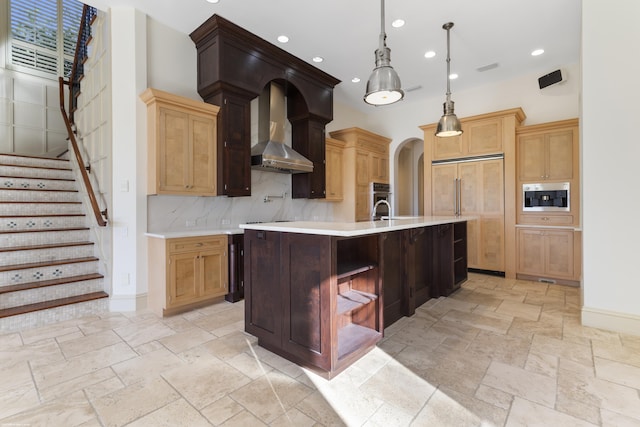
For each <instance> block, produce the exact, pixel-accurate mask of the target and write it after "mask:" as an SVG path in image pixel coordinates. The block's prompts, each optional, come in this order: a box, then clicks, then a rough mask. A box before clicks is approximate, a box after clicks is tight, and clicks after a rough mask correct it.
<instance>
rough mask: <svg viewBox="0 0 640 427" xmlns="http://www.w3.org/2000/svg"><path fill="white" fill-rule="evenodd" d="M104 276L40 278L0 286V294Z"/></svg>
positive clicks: (95, 274) (97, 274)
mask: <svg viewBox="0 0 640 427" xmlns="http://www.w3.org/2000/svg"><path fill="white" fill-rule="evenodd" d="M103 277H104V276H103V275H102V274H99V273H92V274H82V275H79V276H71V277H62V278H60V279H52V280H41V281H39V282H29V283H19V284H17V285H9V286H2V287H0V295H1V294H7V293H9V292H17V291H26V290H29V289H38V288H46V287H48V286H57V285H65V284H67V283H76V282H82V281H85V280H94V279H102V278H103Z"/></svg>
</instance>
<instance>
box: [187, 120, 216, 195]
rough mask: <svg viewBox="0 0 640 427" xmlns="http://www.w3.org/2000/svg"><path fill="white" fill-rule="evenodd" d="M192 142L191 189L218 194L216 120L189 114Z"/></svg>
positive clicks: (199, 192) (190, 156)
mask: <svg viewBox="0 0 640 427" xmlns="http://www.w3.org/2000/svg"><path fill="white" fill-rule="evenodd" d="M189 133H190V144H189V148H190V150H191V152H190V153H189V158H190V160H191V163H190V168H189V191H190V192H193V193H197V194H200V195H211V196H215V195H216V152H215V150H216V140H215V138H216V122H215V120H213V119H208V118H204V117H198V116H189Z"/></svg>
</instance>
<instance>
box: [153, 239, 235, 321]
mask: <svg viewBox="0 0 640 427" xmlns="http://www.w3.org/2000/svg"><path fill="white" fill-rule="evenodd" d="M228 240H229V237H228V236H227V235H224V234H221V235H213V236H202V237H185V238H174V239H159V238H149V305H150V308H151V309H152V310H153V311H154V312H155V313H156V314H158V315H161V316H166V315H170V314H173V313H176V312H178V311H183V310H186V309H189V308H191V307H195V306H198V305H201V304H203V303H207V302H209V301H211V300H214V299H216V298H218V297H223V296H224V295H226V294H227V293H228V275H229V267H228V251H227V247H228Z"/></svg>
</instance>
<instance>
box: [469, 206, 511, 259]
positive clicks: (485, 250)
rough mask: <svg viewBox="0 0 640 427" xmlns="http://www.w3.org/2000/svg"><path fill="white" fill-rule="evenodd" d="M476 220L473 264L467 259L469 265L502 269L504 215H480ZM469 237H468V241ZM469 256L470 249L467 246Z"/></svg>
mask: <svg viewBox="0 0 640 427" xmlns="http://www.w3.org/2000/svg"><path fill="white" fill-rule="evenodd" d="M475 222H477V223H478V225H479V230H477V231H476V232H477V243H476V246H475V247H474V248H473V249H474V251H473V252H476V254H474V255H475V256H476V258H475V264H472V263H471V261H470V260H469V267H471V268H480V269H483V270H490V271H504V217H502V216H486V215H485V216H482V217H481V218H480V219H479V220H478V221H469V223H475ZM470 240H471V239H469V241H470ZM469 254H470V256H471V254H472V250H471V247H469Z"/></svg>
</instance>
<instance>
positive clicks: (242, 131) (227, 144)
mask: <svg viewBox="0 0 640 427" xmlns="http://www.w3.org/2000/svg"><path fill="white" fill-rule="evenodd" d="M220 116H221V119H222V120H221V123H222V125H221V126H219V131H218V144H220V150H219V151H218V152H219V153H220V152H221V153H222V156H221V157H222V171H221V173H219V174H218V176H219V179H221V180H222V184H220V181H219V182H218V185H221V186H222V188H221V189H219V194H224V195H227V196H250V195H251V143H250V141H251V139H250V135H249V132H250V129H251V108H250V102H249V101H248V100H245V99H243V98H241V97H235V96H231V95H225V97H224V100H223V104H222V105H221V107H220Z"/></svg>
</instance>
